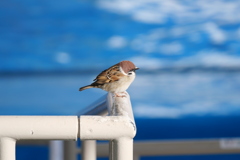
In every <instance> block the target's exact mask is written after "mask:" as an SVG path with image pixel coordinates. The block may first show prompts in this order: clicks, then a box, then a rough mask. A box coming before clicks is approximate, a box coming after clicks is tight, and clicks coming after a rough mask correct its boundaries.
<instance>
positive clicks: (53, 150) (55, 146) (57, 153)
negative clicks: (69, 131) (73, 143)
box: [49, 140, 64, 160]
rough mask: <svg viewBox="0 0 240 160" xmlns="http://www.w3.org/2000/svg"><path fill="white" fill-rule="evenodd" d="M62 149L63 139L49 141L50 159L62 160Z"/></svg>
mask: <svg viewBox="0 0 240 160" xmlns="http://www.w3.org/2000/svg"><path fill="white" fill-rule="evenodd" d="M62 151H63V141H60V140H54V141H50V142H49V159H50V160H64V159H63V152H62Z"/></svg>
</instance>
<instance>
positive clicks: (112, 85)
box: [79, 61, 139, 96]
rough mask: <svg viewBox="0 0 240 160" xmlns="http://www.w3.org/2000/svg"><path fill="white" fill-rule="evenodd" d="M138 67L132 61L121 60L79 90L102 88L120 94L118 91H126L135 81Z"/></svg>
mask: <svg viewBox="0 0 240 160" xmlns="http://www.w3.org/2000/svg"><path fill="white" fill-rule="evenodd" d="M138 69H139V68H138V67H136V66H135V65H134V64H133V63H132V62H131V61H121V62H119V63H117V64H115V65H113V66H111V67H110V68H108V69H106V70H104V71H102V72H101V73H100V74H99V75H98V76H97V77H96V78H95V79H94V80H93V81H94V82H93V83H92V84H90V85H87V86H84V87H81V88H79V91H83V90H85V89H89V88H100V89H103V90H105V91H107V92H112V93H115V95H116V96H119V95H118V94H117V93H121V92H124V91H126V90H127V89H128V87H129V86H130V84H131V83H132V82H133V80H134V79H135V76H136V74H135V71H136V70H138Z"/></svg>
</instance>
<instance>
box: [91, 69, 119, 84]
mask: <svg viewBox="0 0 240 160" xmlns="http://www.w3.org/2000/svg"><path fill="white" fill-rule="evenodd" d="M122 75H123V74H122V73H121V72H120V71H119V66H118V65H114V66H112V67H110V68H109V69H106V70H104V71H102V72H101V73H100V74H99V75H98V76H97V77H96V78H95V79H94V81H95V82H93V83H92V84H91V85H93V86H97V85H103V84H105V83H110V82H114V81H117V80H119V77H120V76H122Z"/></svg>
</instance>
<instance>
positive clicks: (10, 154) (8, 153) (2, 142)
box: [0, 137, 16, 160]
mask: <svg viewBox="0 0 240 160" xmlns="http://www.w3.org/2000/svg"><path fill="white" fill-rule="evenodd" d="M15 148H16V140H15V139H13V138H9V137H1V138H0V160H15V155H16V153H15V150H16V149H15Z"/></svg>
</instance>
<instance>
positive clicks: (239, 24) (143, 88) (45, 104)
mask: <svg viewBox="0 0 240 160" xmlns="http://www.w3.org/2000/svg"><path fill="white" fill-rule="evenodd" d="M239 8H240V2H239V1H237V0H214V1H211V3H209V1H207V0H201V1H200V0H199V1H188V0H180V1H179V0H178V1H177V0H168V1H164V0H152V1H137V0H132V1H128V0H121V1H120V0H92V1H90V0H71V1H66V0H59V1H53V0H48V1H28V0H22V1H21V2H20V1H16V0H9V1H6V0H3V1H1V2H0V20H1V23H0V114H1V115H76V113H77V112H79V111H80V110H82V109H83V108H84V107H87V106H88V105H90V104H91V103H93V102H94V101H95V100H97V99H98V98H100V97H101V96H102V95H104V94H106V92H105V91H102V90H100V89H89V90H85V91H83V92H79V91H78V89H79V87H82V86H84V85H87V84H90V83H91V82H92V80H93V79H94V78H95V76H96V75H97V74H98V73H100V72H101V71H102V70H104V69H106V68H108V67H109V66H111V65H114V64H116V63H118V62H120V61H122V60H131V61H132V62H134V63H135V64H136V66H138V67H140V68H141V69H140V70H138V71H137V77H136V79H135V81H134V82H133V84H132V85H131V87H130V88H129V89H128V92H129V94H130V95H131V101H132V105H133V110H134V115H135V118H136V123H137V127H138V133H137V136H136V140H138V139H141V140H142V139H195V138H228V137H239V136H240V129H239V127H238V123H239V122H240V74H239V71H240V10H239ZM153 129H154V130H155V132H153V133H152V132H151V134H149V132H148V131H149V130H153ZM25 147H26V146H19V147H18V148H17V157H18V160H21V159H32V158H31V156H34V154H35V152H34V151H35V150H39V152H38V153H39V156H40V155H41V156H43V157H42V159H44V157H47V154H48V151H47V149H46V148H44V147H43V148H41V147H40V148H38V147H35V148H31V149H32V151H33V152H29V151H28V154H27V153H26V151H25V150H26V148H25ZM28 149H29V147H28ZM40 152H41V154H40ZM42 152H43V153H42ZM31 153H33V154H31ZM234 157H235V158H236V155H235V156H228V158H226V156H220V155H219V156H216V157H215V159H220V158H222V159H234ZM165 158H166V159H168V157H165ZM171 158H177V159H179V158H181V157H171ZM185 158H186V157H185ZM185 158H184V159H185ZM188 158H189V157H188ZM195 158H196V157H195V156H194V159H195ZM198 158H199V159H206V157H204V156H198ZM212 158H214V156H213V157H210V159H212ZM237 158H239V155H238V156H237ZM190 159H191V157H190Z"/></svg>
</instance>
